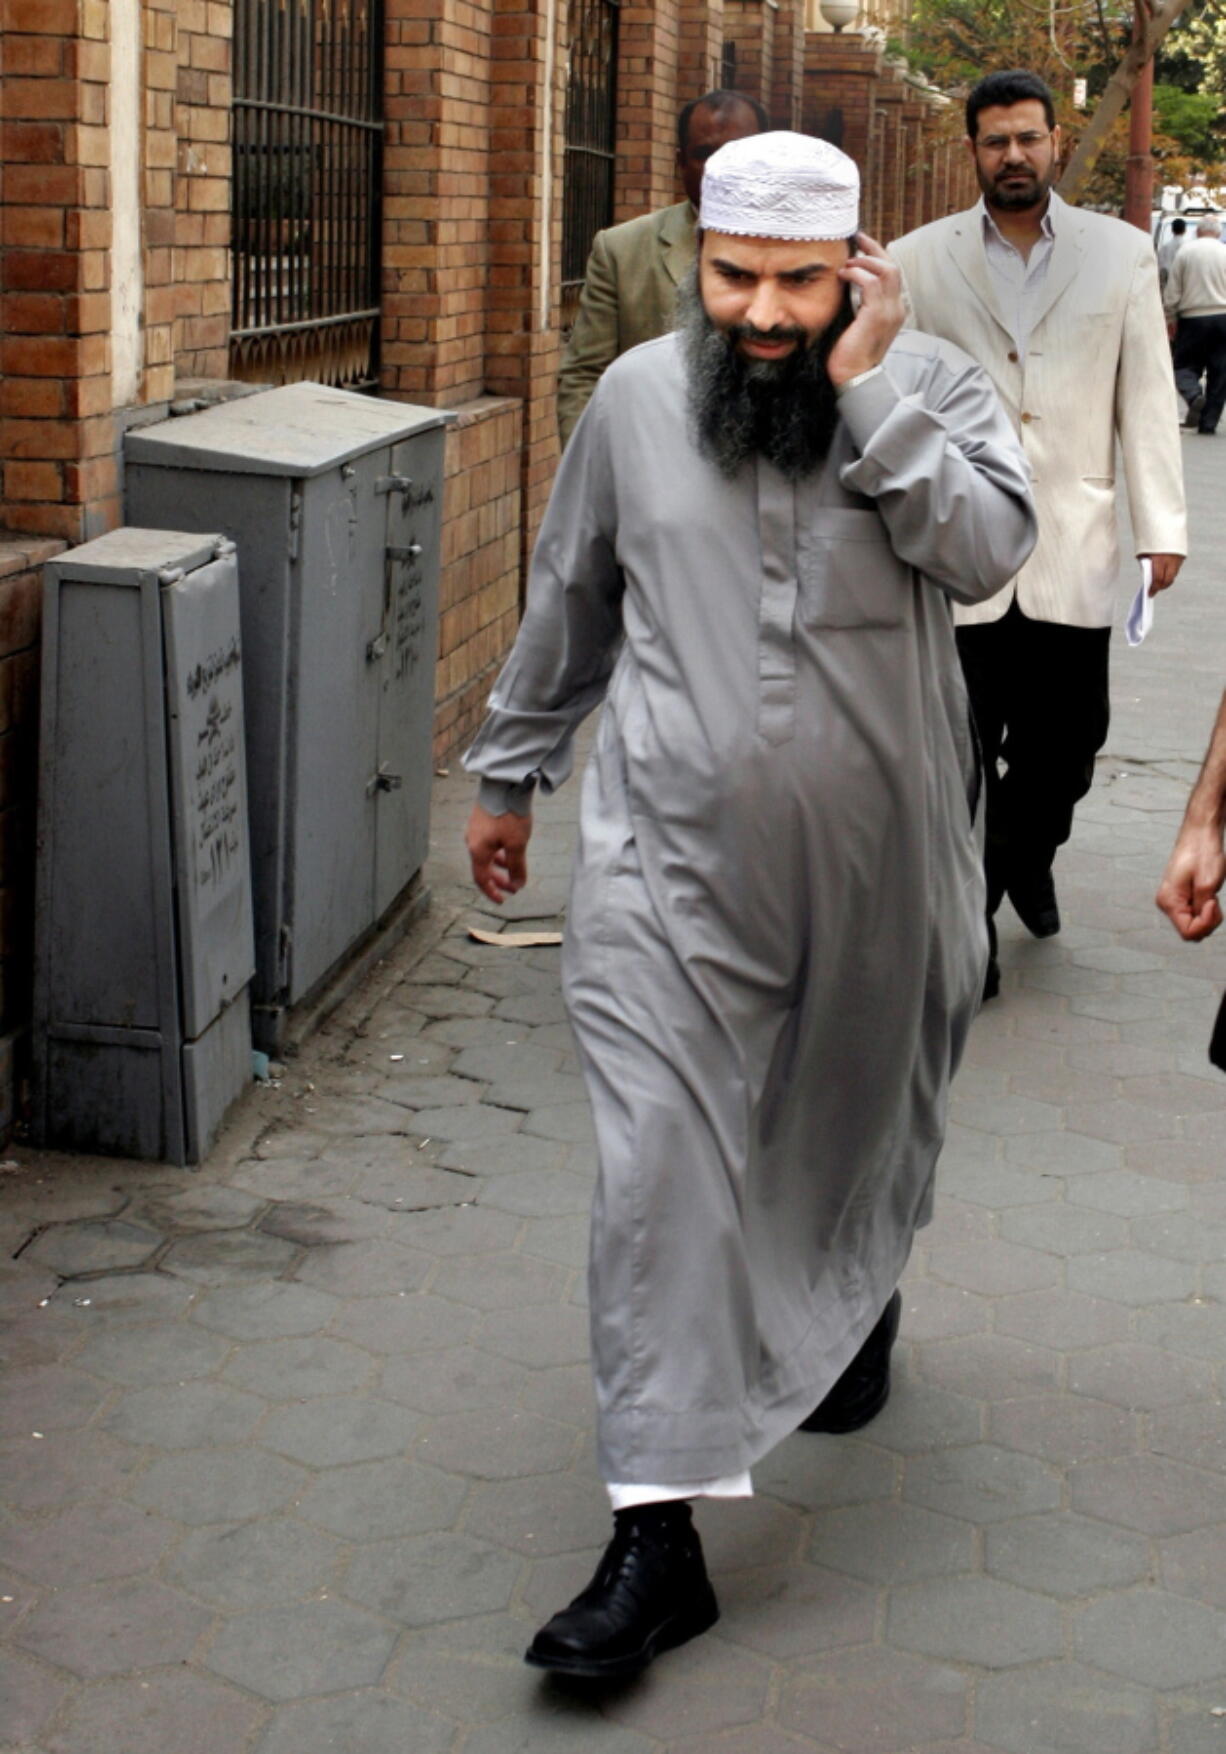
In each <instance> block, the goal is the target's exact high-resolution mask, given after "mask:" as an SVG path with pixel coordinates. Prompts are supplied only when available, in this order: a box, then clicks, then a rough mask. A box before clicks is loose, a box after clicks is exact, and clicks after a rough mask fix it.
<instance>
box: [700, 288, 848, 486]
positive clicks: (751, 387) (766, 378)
mask: <svg viewBox="0 0 1226 1754" xmlns="http://www.w3.org/2000/svg"><path fill="white" fill-rule="evenodd" d="M851 320H852V310H851V304H850V301H849V300H846V299H845V300H844V302H843V305H842V306H841V307H840V309H839V313H838V315H837V316H836V317H835V318H834V320H833V322H832V323H831V324H830V325H829V327H828V328H826V329H825V330H823V332H822V333H821V335H819V336H818V338H817V340H816V341H814V342H813V343H812V344H810V345H808V346H804V345H802V346H800V347H798V348H797V349H796V351H795V352H793V353H790V354H789V355H788V356H787V358H786V359H781V360H773V359H746V358H745V356H744V355H743V354H741V353H740V352H738V350H737V347H736V340H737V331H736V330H735V329H734V330H732V331H731V332H728V333H725V332H724V331H723V330H721V329H717V328H716V326H715V324H714V323H713V322H712V321H711V319H710V317H709V316H708V315H707V313H706V310H705V308H704V306H703V302H702V298H701V296H700V294H699V291H698V269H697V266H695V267H693V268H692V269H691V270H690V272H689V273H688V274H687V275H686V277H685V279H684V280H683V281H682V282H681V284H680V285H679V286H678V288H677V321H676V327H677V330H678V332H679V334H680V336H681V346H682V352H683V356H684V359H685V368H686V384H687V394H688V402H689V414H690V425H691V429H692V431H693V434H694V438H695V442H696V443H697V445H698V448H699V450H700V451H701V452H702V453H703V455H704V456H705V457H709V458H710V460H711V461H712V462H713V463H714V464H715V466H716V468H717V469H718V470H719V471H720V473H721V474H722V475H726V476H733V475H735V474H736V473H737V471H738V470H739V469H740V468H741V466H742V465H743V464H744V463H745V462H746V461H747V460H748V459H749V458H750V457H756V456H762V457H765V458H766V459H767V461H768V462H770V463H773V464H774V466H775V467H776V469H778V470H779V471H780V472H781V473H782V474H784V475H786V476H787V478H788V479H789V480H790V481H799V480H800V479H801V478H802V477H803V476H806V475H811V474H812V473H813V471H814V470H815V469H817V468H818V467H819V465H820V464H821V463H822V462H823V461H824V459H825V457H826V454H827V452H828V451H829V449H830V444H831V440H832V439H833V437H834V429H835V427H836V426H837V424H838V419H839V414H838V403H837V400H836V397H835V393H834V385H833V384H832V383H831V382H830V376H829V373H828V372H827V370H826V361H827V359H828V358H829V356H830V350H831V348H832V347H833V346H834V344H835V342H836V341H837V340H838V338H839V336H840V335H841V334H842V333H843V331H844V329H845V328H846V327H847V325H848V324H849V323H850V322H851Z"/></svg>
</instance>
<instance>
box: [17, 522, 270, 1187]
mask: <svg viewBox="0 0 1226 1754" xmlns="http://www.w3.org/2000/svg"><path fill="white" fill-rule="evenodd" d="M44 576H45V579H46V586H45V592H46V595H45V606H44V616H43V645H42V725H41V743H40V748H39V795H38V870H37V911H36V927H35V966H34V1084H35V1131H36V1134H37V1137H38V1139H39V1141H40V1142H41V1143H43V1144H47V1145H56V1146H61V1147H63V1148H65V1149H68V1150H77V1151H99V1152H103V1153H106V1154H113V1155H118V1156H124V1157H151V1158H162V1159H166V1160H168V1161H169V1162H171V1163H195V1162H198V1161H199V1160H200V1158H202V1157H203V1156H204V1155H205V1153H206V1152H207V1150H208V1148H209V1145H210V1144H211V1142H212V1140H213V1138H214V1136H215V1134H216V1132H217V1129H218V1127H219V1126H220V1124H221V1120H222V1117H223V1116H224V1114H225V1112H226V1109H227V1108H228V1107H229V1106H230V1104H231V1102H232V1101H233V1100H234V1098H235V1097H236V1096H238V1095H239V1093H240V1092H241V1091H242V1090H243V1089H244V1088H245V1087H246V1085H248V1084H249V1083H250V1081H251V1015H250V1000H249V985H250V981H251V976H252V972H253V969H254V945H253V936H252V923H251V874H250V845H249V841H248V834H247V795H246V767H245V755H244V735H243V674H242V656H241V643H240V634H239V613H238V572H237V564H236V556H235V550H234V544H233V543H232V542H229V541H227V540H226V539H225V538H224V537H220V536H213V535H208V536H201V535H195V534H192V535H185V534H183V533H182V532H181V531H176V530H114V531H112V532H111V534H110V535H109V536H100V537H99V538H98V540H97V541H95V542H87V543H86V544H85V546H84V547H82V548H76V549H73V550H71V551H70V552H69V553H67V554H62V555H60V556H59V557H58V558H57V559H56V560H53V561H51V562H49V563H48V565H47V567H46V570H45V574H44Z"/></svg>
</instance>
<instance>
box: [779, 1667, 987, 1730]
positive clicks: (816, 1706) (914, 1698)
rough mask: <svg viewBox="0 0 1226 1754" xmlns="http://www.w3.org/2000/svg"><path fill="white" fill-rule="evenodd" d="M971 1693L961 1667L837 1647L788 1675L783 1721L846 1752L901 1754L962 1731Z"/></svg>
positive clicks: (783, 1699) (785, 1687)
mask: <svg viewBox="0 0 1226 1754" xmlns="http://www.w3.org/2000/svg"><path fill="white" fill-rule="evenodd" d="M966 1694H967V1686H966V1682H965V1680H964V1679H963V1677H962V1676H961V1675H959V1674H958V1673H957V1671H956V1670H954V1669H947V1668H942V1667H941V1666H939V1665H938V1664H935V1663H925V1662H921V1661H920V1660H919V1659H918V1658H916V1657H911V1656H904V1655H903V1654H902V1653H901V1652H899V1651H888V1650H878V1649H865V1650H855V1651H837V1652H835V1653H834V1654H832V1655H830V1656H826V1657H822V1658H820V1659H818V1660H816V1661H811V1662H808V1663H806V1664H805V1666H804V1669H803V1671H802V1672H801V1673H799V1674H796V1675H793V1676H791V1677H790V1678H788V1679H786V1680H785V1683H784V1690H783V1695H782V1698H781V1699H780V1702H779V1721H780V1722H781V1723H782V1724H783V1725H784V1727H785V1728H786V1729H788V1730H791V1731H793V1732H794V1733H795V1734H796V1735H801V1736H805V1737H810V1736H814V1735H817V1736H820V1738H821V1742H822V1746H823V1747H826V1746H829V1747H830V1748H832V1749H837V1750H839V1754H898V1750H900V1749H903V1748H911V1747H916V1746H918V1745H920V1744H922V1745H923V1746H924V1747H925V1748H928V1747H929V1746H930V1745H931V1744H932V1743H933V1742H934V1741H935V1740H936V1738H937V1737H941V1738H944V1737H956V1736H958V1735H959V1734H960V1732H961V1730H962V1728H963V1725H964V1723H965V1719H966ZM806 1745H811V1744H806Z"/></svg>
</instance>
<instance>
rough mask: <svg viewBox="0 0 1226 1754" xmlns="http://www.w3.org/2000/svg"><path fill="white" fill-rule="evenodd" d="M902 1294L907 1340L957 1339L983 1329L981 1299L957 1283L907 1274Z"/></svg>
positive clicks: (984, 1316) (984, 1318) (985, 1312)
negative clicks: (934, 1280)
mask: <svg viewBox="0 0 1226 1754" xmlns="http://www.w3.org/2000/svg"><path fill="white" fill-rule="evenodd" d="M905 1298H906V1302H905V1304H904V1306H903V1315H902V1332H903V1334H904V1336H905V1338H906V1339H907V1340H952V1339H961V1338H964V1337H965V1336H966V1335H968V1334H982V1333H985V1332H986V1331H987V1326H988V1309H987V1304H986V1303H985V1301H984V1299H983V1298H982V1297H973V1296H972V1295H971V1293H970V1292H969V1291H963V1290H962V1289H961V1288H960V1287H958V1286H954V1285H936V1284H934V1283H933V1282H932V1281H931V1280H930V1279H915V1278H911V1279H908V1280H907V1281H906V1291H905Z"/></svg>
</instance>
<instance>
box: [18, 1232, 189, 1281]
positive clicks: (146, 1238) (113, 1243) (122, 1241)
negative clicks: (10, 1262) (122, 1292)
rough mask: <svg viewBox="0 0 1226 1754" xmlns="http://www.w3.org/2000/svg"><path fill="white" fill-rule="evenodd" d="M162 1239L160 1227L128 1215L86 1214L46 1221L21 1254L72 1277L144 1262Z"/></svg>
mask: <svg viewBox="0 0 1226 1754" xmlns="http://www.w3.org/2000/svg"><path fill="white" fill-rule="evenodd" d="M165 1240H166V1238H165V1236H164V1235H163V1233H162V1232H161V1231H159V1230H154V1229H152V1228H151V1227H150V1226H149V1225H147V1224H134V1223H133V1222H132V1221H131V1220H130V1219H128V1218H86V1219H80V1220H75V1221H73V1222H70V1223H67V1224H49V1225H48V1226H47V1228H46V1229H45V1230H44V1231H43V1232H42V1234H41V1235H40V1236H37V1237H35V1239H34V1241H33V1242H32V1243H31V1244H30V1246H29V1248H28V1249H26V1250H25V1251H24V1253H23V1256H22V1258H23V1259H24V1260H28V1261H36V1262H37V1263H38V1265H39V1266H40V1267H49V1268H50V1269H51V1271H52V1272H53V1273H58V1274H59V1275H60V1276H61V1278H64V1279H71V1278H74V1277H75V1276H76V1275H77V1274H78V1273H114V1272H119V1271H121V1270H122V1269H123V1268H124V1267H140V1266H143V1265H144V1263H145V1262H146V1261H148V1260H151V1259H152V1257H153V1256H154V1255H155V1254H156V1253H157V1251H158V1250H159V1249H160V1248H161V1246H162V1244H163V1243H164V1242H165Z"/></svg>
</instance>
